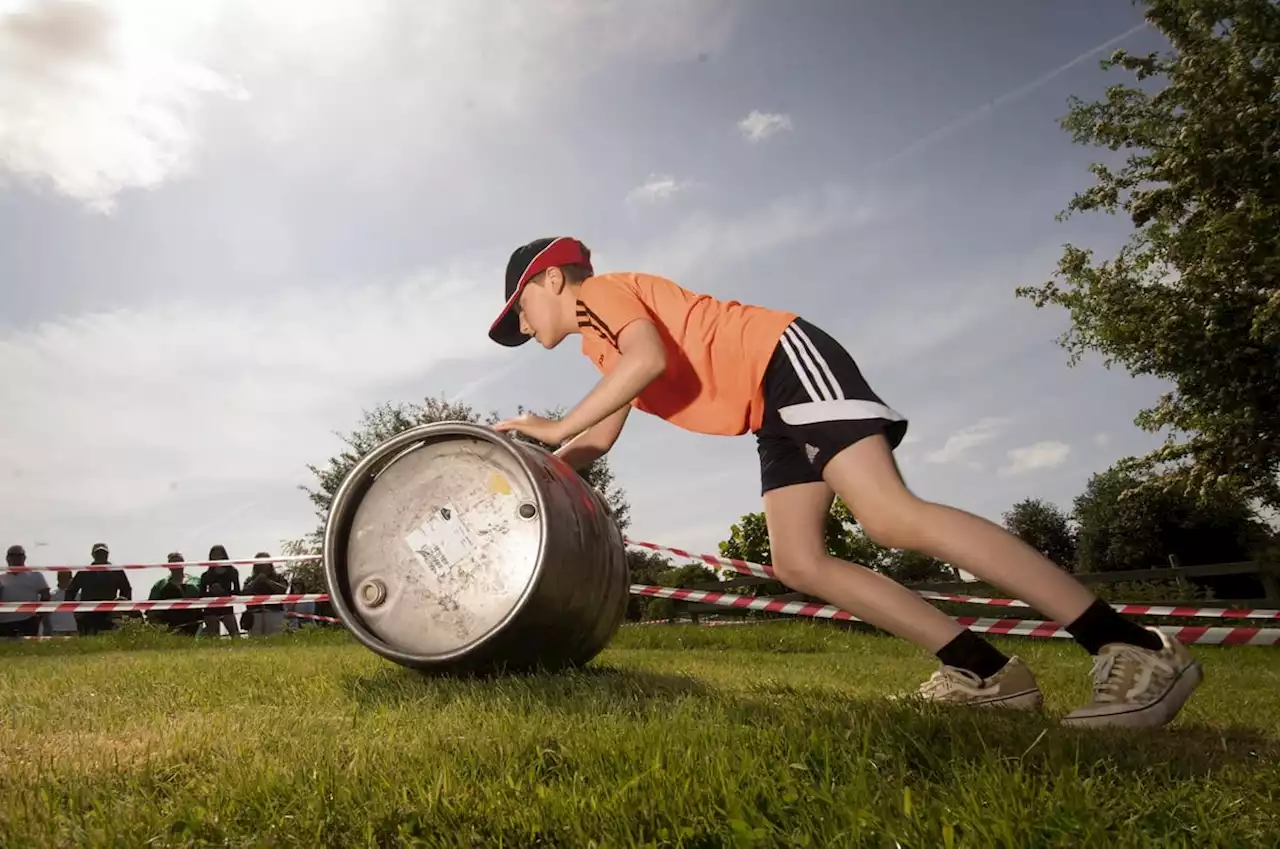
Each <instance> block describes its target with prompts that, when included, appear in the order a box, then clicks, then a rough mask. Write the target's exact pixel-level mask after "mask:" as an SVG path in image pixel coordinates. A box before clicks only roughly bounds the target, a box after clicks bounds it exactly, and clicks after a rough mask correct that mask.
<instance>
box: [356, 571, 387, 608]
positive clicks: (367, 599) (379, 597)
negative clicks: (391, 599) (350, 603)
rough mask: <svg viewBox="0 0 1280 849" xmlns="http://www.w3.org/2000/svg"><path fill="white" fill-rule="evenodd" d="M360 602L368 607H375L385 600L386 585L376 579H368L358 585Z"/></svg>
mask: <svg viewBox="0 0 1280 849" xmlns="http://www.w3.org/2000/svg"><path fill="white" fill-rule="evenodd" d="M360 600H361V601H363V602H364V603H365V605H367V606H368V607H377V606H379V605H380V604H382V603H383V602H384V601H386V600H387V585H386V584H384V583H382V581H379V580H378V579H377V578H370V579H369V580H367V581H365V582H364V583H363V584H361V585H360Z"/></svg>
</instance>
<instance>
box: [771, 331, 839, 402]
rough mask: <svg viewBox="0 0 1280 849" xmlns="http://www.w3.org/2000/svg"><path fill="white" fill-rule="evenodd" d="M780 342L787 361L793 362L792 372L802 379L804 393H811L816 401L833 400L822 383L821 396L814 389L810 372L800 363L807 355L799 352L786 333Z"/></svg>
mask: <svg viewBox="0 0 1280 849" xmlns="http://www.w3.org/2000/svg"><path fill="white" fill-rule="evenodd" d="M778 342H779V343H780V344H781V345H782V350H784V351H786V352H787V359H789V360H790V361H791V370H792V371H794V372H795V373H796V377H798V378H800V383H801V385H802V386H804V391H805V392H808V393H809V397H810V398H812V399H813V400H814V401H830V400H832V398H831V395H830V394H829V393H828V392H827V391H826V387H825V386H822V383H821V381H818V385H819V387H821V389H822V392H821V394H819V391H818V390H817V389H814V382H813V381H812V380H810V374H809V370H808V369H806V368H805V367H804V366H803V365H801V363H800V358H801V356H807V354H803V353H801V352H799V351H797V349H796V343H795V342H793V341H792V340H791V338H790V337H789V336H787V333H786V332H785V331H784V332H783V334H782V338H781V339H779V340H778Z"/></svg>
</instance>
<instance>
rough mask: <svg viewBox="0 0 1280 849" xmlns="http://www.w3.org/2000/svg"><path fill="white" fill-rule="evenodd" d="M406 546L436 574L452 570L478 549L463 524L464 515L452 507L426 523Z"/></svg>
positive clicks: (408, 539) (415, 531) (409, 538)
mask: <svg viewBox="0 0 1280 849" xmlns="http://www.w3.org/2000/svg"><path fill="white" fill-rule="evenodd" d="M405 542H406V543H407V544H408V545H409V548H410V549H412V550H413V552H414V553H415V554H417V555H418V556H419V557H421V558H422V560H423V563H424V564H425V565H426V567H427V569H428V570H430V571H431V572H433V573H435V574H440V573H441V572H443V571H445V570H446V569H449V568H451V567H452V566H453V565H454V564H456V563H458V562H459V561H461V560H463V559H465V558H467V557H468V556H470V555H471V552H472V551H473V550H474V549H475V542H473V541H472V539H471V534H469V533H468V532H467V527H466V525H464V524H463V523H462V515H461V514H460V513H459V512H458V511H457V509H456V508H455V507H454V506H453V505H452V504H445V505H443V506H442V507H440V508H439V509H438V510H433V511H432V512H431V515H430V516H429V517H427V520H426V521H425V522H423V523H422V524H421V525H419V526H418V527H417V528H416V529H415V530H414V531H413V532H412V533H410V534H409V535H408V536H406V537H405Z"/></svg>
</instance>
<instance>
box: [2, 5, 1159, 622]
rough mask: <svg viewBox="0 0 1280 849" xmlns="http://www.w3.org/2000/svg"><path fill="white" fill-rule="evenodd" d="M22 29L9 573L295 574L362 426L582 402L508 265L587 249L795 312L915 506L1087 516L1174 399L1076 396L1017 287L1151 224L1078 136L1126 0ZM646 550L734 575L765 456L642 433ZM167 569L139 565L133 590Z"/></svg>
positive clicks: (1132, 42)
mask: <svg viewBox="0 0 1280 849" xmlns="http://www.w3.org/2000/svg"><path fill="white" fill-rule="evenodd" d="M799 12H800V7H799V6H796V7H792V6H790V5H783V4H777V3H768V2H764V0H752V1H751V2H735V0H610V2H597V3H588V2H570V0H542V2H539V3H537V4H531V3H525V2H518V0H480V2H461V0H440V2H435V3H430V4H426V3H414V2H410V0H399V2H395V0H313V2H310V3H307V4H298V3H296V2H293V1H292V0H209V1H208V2H203V3H199V4H195V3H172V2H169V0H101V1H100V2H94V3H84V2H69V1H68V0H0V401H2V403H3V408H4V424H3V427H0V480H2V481H3V482H4V484H3V487H0V542H3V543H4V544H5V545H8V544H12V543H21V544H23V545H25V546H26V548H27V550H28V552H29V555H30V556H29V561H30V562H31V563H33V564H54V563H71V564H79V563H85V562H88V559H89V550H90V547H91V546H92V545H93V544H94V543H95V542H98V541H103V542H106V543H108V545H109V546H110V548H111V552H112V560H113V561H114V562H117V563H121V562H139V561H143V562H157V561H163V559H164V557H165V554H166V553H167V552H169V551H171V550H175V549H176V550H180V551H182V552H183V553H184V554H185V555H186V557H187V559H188V560H196V559H203V558H204V557H205V556H206V555H207V553H208V550H209V547H210V546H212V545H214V544H215V543H217V544H223V545H225V546H226V547H227V549H228V551H229V553H230V555H231V556H232V557H236V558H239V557H251V556H252V555H253V554H254V553H255V552H257V551H260V550H265V551H268V552H272V553H278V552H279V550H280V545H281V543H282V541H283V540H286V539H295V538H298V537H301V536H303V535H304V534H306V533H307V532H309V531H311V530H312V529H313V528H314V527H315V524H316V521H317V520H316V517H315V514H314V509H313V507H312V505H311V504H310V502H309V500H308V499H307V496H306V494H305V492H303V491H302V490H301V489H300V487H301V486H303V485H309V484H312V483H313V482H314V478H313V477H312V475H311V473H310V472H309V471H308V469H307V465H308V464H316V465H323V464H324V462H325V461H326V460H327V458H328V457H330V456H332V455H333V454H335V453H337V452H339V451H340V450H341V449H342V444H341V442H340V441H339V440H338V438H337V436H336V435H335V433H336V432H345V431H348V430H350V429H351V428H353V427H355V426H356V425H357V424H358V422H359V420H360V416H361V411H362V410H364V409H369V408H372V407H374V406H375V405H377V404H379V403H382V402H385V401H390V402H398V401H409V402H413V401H419V400H421V399H422V398H424V397H427V396H431V397H446V398H449V399H456V400H464V401H466V402H468V403H470V404H472V405H473V406H474V407H475V408H476V409H477V410H480V411H484V412H488V411H490V410H493V411H497V412H500V413H511V412H513V411H514V410H515V408H516V407H517V406H518V405H524V406H526V407H532V408H535V409H540V408H549V407H555V406H563V407H570V406H572V405H573V404H574V403H576V402H577V401H578V400H579V399H580V398H581V397H582V396H583V395H585V394H586V393H587V392H588V391H589V390H590V388H591V387H592V385H593V384H594V382H595V381H596V380H597V379H598V374H597V373H596V372H595V370H594V368H593V367H592V365H591V364H590V363H589V362H587V361H586V359H585V358H583V357H582V356H581V354H580V352H579V350H578V346H577V345H576V344H575V342H574V341H573V339H571V340H570V341H569V342H566V343H565V344H564V345H562V346H561V347H560V348H558V349H556V350H554V351H544V350H542V349H541V348H540V347H538V346H536V345H533V344H531V345H528V346H524V347H521V348H518V349H514V350H511V349H506V348H501V347H499V346H497V345H495V344H493V343H491V342H490V341H489V340H488V338H487V336H486V330H487V328H488V326H489V323H490V322H491V321H492V319H493V317H494V316H495V315H496V312H497V310H498V309H499V308H500V306H501V304H502V300H503V298H502V292H501V286H502V282H501V281H502V275H503V270H504V268H505V265H506V262H507V259H508V257H509V255H510V253H511V251H512V250H513V249H514V248H515V247H516V246H518V245H520V244H523V243H525V242H528V241H530V240H531V239H534V238H537V237H541V236H550V235H573V236H576V237H578V238H580V239H582V240H583V241H584V242H586V244H587V245H589V246H590V247H591V249H592V252H593V258H594V260H595V262H596V266H597V269H598V270H602V271H604V270H615V271H616V270H630V271H645V272H648V273H653V274H659V275H662V276H665V277H669V278H671V279H673V280H675V281H676V282H678V283H680V284H681V285H683V286H685V287H687V288H689V289H692V290H695V291H699V292H705V293H708V294H711V295H714V296H717V297H722V298H730V299H735V300H739V301H744V302H749V303H755V304H760V305H762V306H768V307H774V308H779V309H786V310H790V311H793V312H796V313H799V314H801V315H803V316H805V317H806V318H808V319H809V320H811V321H814V322H815V323H817V324H818V325H819V326H821V327H822V328H823V329H825V330H826V331H827V332H829V333H831V334H832V335H834V336H836V337H837V338H838V339H840V340H841V341H842V342H843V343H844V344H845V345H846V346H847V347H848V348H849V350H850V351H851V353H852V354H853V355H854V357H855V358H856V359H857V361H858V362H859V364H860V365H861V367H862V368H863V370H864V373H865V374H866V375H867V377H868V380H869V381H870V383H871V385H872V386H873V388H875V390H876V391H877V392H878V393H879V394H880V395H881V396H882V397H883V398H884V399H885V400H886V402H887V403H888V404H889V405H890V406H892V407H894V408H895V409H897V410H898V411H900V412H901V413H903V414H904V415H905V416H907V418H908V419H909V420H910V430H909V435H908V438H907V441H906V443H905V444H904V445H903V446H902V447H901V448H900V449H899V452H898V455H899V460H900V463H901V466H902V469H903V472H904V475H905V477H906V480H907V483H908V485H909V486H910V487H911V489H912V490H913V491H914V492H915V493H917V494H918V495H920V496H921V497H924V498H927V499H930V500H933V501H940V502H943V503H947V504H951V505H954V506H957V507H961V508H963V509H966V510H969V511H971V512H974V513H977V514H979V515H982V516H986V517H988V518H991V519H994V520H996V521H999V519H1000V515H1001V513H1002V512H1003V511H1005V510H1007V509H1009V507H1010V506H1012V505H1013V504H1014V503H1016V502H1017V501H1019V500H1021V499H1024V498H1028V497H1034V498H1045V499H1047V500H1049V501H1052V502H1055V503H1057V504H1059V505H1061V506H1063V507H1064V508H1069V506H1070V502H1071V499H1072V498H1074V497H1075V496H1076V495H1077V494H1078V493H1079V492H1080V491H1081V490H1082V488H1083V487H1084V485H1085V482H1086V481H1087V480H1088V478H1089V476H1090V475H1091V474H1093V473H1095V472H1098V471H1101V470H1103V469H1105V468H1106V467H1107V466H1109V465H1110V464H1111V463H1113V462H1114V461H1115V460H1117V459H1119V458H1121V457H1124V456H1128V455H1132V454H1135V453H1140V452H1143V451H1145V450H1147V449H1149V448H1151V447H1153V446H1154V445H1156V444H1157V441H1158V437H1157V436H1155V435H1152V434H1146V433H1143V432H1142V431H1140V430H1139V429H1138V428H1137V427H1136V426H1135V425H1134V424H1133V418H1134V416H1135V415H1136V413H1137V412H1138V411H1139V410H1140V409H1142V408H1143V407H1145V406H1148V405H1149V404H1150V403H1152V402H1153V401H1154V399H1155V398H1156V397H1157V396H1158V394H1159V392H1160V391H1162V389H1163V388H1164V387H1163V386H1162V385H1161V384H1160V383H1158V382H1156V381H1153V380H1149V379H1137V380H1135V379H1133V378H1131V377H1130V376H1129V375H1127V374H1126V373H1125V372H1124V371H1123V370H1121V369H1119V368H1116V369H1113V370H1107V369H1106V368H1104V367H1103V365H1102V363H1101V361H1100V360H1099V359H1098V358H1096V357H1091V358H1086V360H1085V361H1084V362H1083V363H1082V364H1080V365H1078V366H1076V367H1074V368H1072V367H1069V365H1068V356H1067V353H1066V352H1065V351H1064V350H1063V349H1062V348H1061V347H1060V346H1059V345H1058V344H1057V342H1056V339H1057V337H1058V335H1059V334H1060V333H1061V332H1062V331H1063V330H1064V329H1065V328H1066V327H1067V316H1066V315H1065V313H1063V312H1062V311H1060V310H1057V309H1056V308H1046V309H1043V310H1037V309H1036V308H1035V307H1034V305H1033V304H1032V303H1031V302H1029V301H1027V300H1024V299H1018V298H1016V297H1015V296H1014V289H1015V287H1017V286H1020V285H1027V284H1036V283H1040V282H1043V281H1046V280H1048V279H1050V277H1051V276H1052V275H1053V273H1054V270H1055V265H1056V262H1057V259H1058V257H1059V256H1060V255H1061V251H1062V246H1063V245H1064V244H1065V243H1068V242H1071V243H1074V244H1078V245H1082V246H1089V247H1094V248H1096V249H1097V250H1098V251H1099V254H1100V255H1102V256H1109V255H1111V254H1112V253H1113V252H1114V250H1115V249H1116V248H1117V247H1118V246H1119V245H1120V244H1121V243H1122V242H1123V241H1124V240H1125V239H1126V238H1127V237H1128V235H1129V229H1128V228H1129V225H1128V222H1127V220H1125V219H1123V218H1108V217H1105V216H1094V217H1086V218H1072V219H1069V220H1067V221H1065V222H1062V221H1057V220H1055V216H1056V214H1057V213H1058V212H1059V211H1060V210H1062V209H1063V208H1064V207H1065V206H1066V205H1067V203H1068V202H1069V201H1070V199H1071V197H1072V195H1073V194H1074V193H1075V192H1078V191H1081V190H1083V189H1085V188H1087V187H1088V186H1089V185H1090V181H1091V177H1090V175H1089V173H1088V171H1087V166H1088V165H1089V163H1090V162H1093V161H1099V160H1107V159H1108V158H1114V157H1115V155H1116V154H1113V153H1110V152H1109V151H1105V150H1096V149H1089V148H1084V147H1081V146H1078V145H1074V144H1073V143H1072V142H1071V139H1070V137H1069V136H1068V134H1067V133H1066V132H1065V131H1064V130H1063V129H1062V128H1061V127H1060V126H1059V124H1058V119H1059V118H1060V117H1061V116H1063V115H1064V114H1065V113H1066V111H1067V109H1068V98H1069V97H1070V96H1071V95H1077V96H1080V97H1083V98H1085V99H1095V98H1098V97H1101V96H1103V92H1104V89H1105V87H1106V86H1107V85H1109V84H1112V83H1115V82H1118V81H1120V80H1121V79H1122V78H1121V77H1120V72H1118V71H1115V72H1110V73H1104V72H1102V71H1101V70H1100V69H1099V67H1098V61H1099V60H1100V59H1101V58H1102V57H1103V56H1104V55H1106V54H1107V53H1108V52H1110V50H1112V49H1115V48H1116V47H1124V48H1127V49H1130V50H1134V51H1147V50H1157V49H1161V48H1162V47H1163V40H1162V38H1161V37H1160V36H1159V35H1158V34H1157V33H1154V32H1153V31H1151V30H1150V29H1147V28H1143V27H1142V23H1143V22H1142V20H1141V17H1140V12H1139V10H1138V9H1137V8H1135V7H1133V6H1131V5H1130V4H1126V3H1115V2H1104V0H1078V2H1075V3H1070V4H1065V3H1060V2H1051V0H975V2H972V3H966V4H955V3H947V2H943V0H917V2H912V3H851V2H847V0H807V2H806V3H805V4H803V13H799ZM610 457H611V463H612V465H613V468H614V470H615V472H616V474H617V478H618V482H619V483H620V484H621V485H622V486H623V487H624V488H625V490H626V493H627V496H628V499H629V501H630V503H631V508H632V517H633V523H632V527H631V529H630V535H631V536H632V537H633V538H635V539H641V540H649V541H654V542H658V543H662V544H668V545H674V546H679V547H683V548H687V549H693V550H697V551H707V552H714V551H715V550H716V544H717V543H718V542H719V541H720V540H722V539H724V538H726V536H727V534H728V529H729V526H730V525H731V524H732V523H733V522H734V521H735V520H736V519H737V518H738V517H739V516H741V515H742V514H743V513H747V512H753V511H757V510H759V509H760V494H759V468H758V463H757V459H756V448H755V443H754V440H753V438H752V437H751V436H750V435H745V436H742V437H738V438H724V437H710V436H702V435H697V434H692V433H688V432H685V431H680V430H678V429H676V428H674V427H673V426H670V425H667V424H665V423H664V422H661V421H659V420H657V419H654V418H651V417H648V416H645V415H643V414H636V415H633V416H632V417H631V420H630V422H629V423H628V426H627V429H626V431H625V433H624V434H623V436H622V439H621V440H620V441H619V443H618V444H617V445H616V446H615V448H614V451H613V452H612V454H611V455H610ZM161 574H162V573H159V572H156V573H154V574H145V575H143V576H138V573H134V578H133V580H134V589H135V596H138V597H141V596H144V595H145V592H146V588H147V587H148V586H149V584H150V583H151V581H152V580H155V579H156V578H157V577H159V576H160V575H161Z"/></svg>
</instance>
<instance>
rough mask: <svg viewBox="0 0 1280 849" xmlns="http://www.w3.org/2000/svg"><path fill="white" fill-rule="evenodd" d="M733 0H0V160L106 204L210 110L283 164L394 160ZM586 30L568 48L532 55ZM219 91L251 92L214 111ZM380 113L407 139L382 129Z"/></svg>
mask: <svg viewBox="0 0 1280 849" xmlns="http://www.w3.org/2000/svg"><path fill="white" fill-rule="evenodd" d="M734 6H735V4H732V3H730V2H728V0H705V2H700V3H686V2H681V0H652V2H648V3H636V4H587V3H578V2H572V0H547V2H543V3H539V4H537V8H536V9H535V8H533V7H531V6H530V5H529V4H527V3H524V2H520V0H493V2H486V3H484V4H467V3H414V4H405V3H393V2H390V0H317V1H316V2H312V3H306V4H299V3H297V2H294V0H207V1H206V2H201V3H175V2H171V0H101V2H98V3H96V4H93V5H87V4H83V3H76V2H69V0H0V115H4V117H5V119H6V120H5V121H4V122H3V124H0V169H3V170H5V171H8V172H11V173H12V174H15V175H17V176H19V177H20V178H22V179H23V180H24V181H28V182H32V183H34V184H46V183H47V184H51V185H52V186H53V187H55V188H56V189H57V191H59V192H61V193H63V194H65V195H67V196H69V197H71V198H74V199H76V200H79V201H81V202H83V203H85V204H88V205H89V206H91V207H93V208H96V209H101V210H109V209H111V208H112V207H113V205H114V203H115V199H116V197H117V196H118V195H119V194H120V193H121V192H123V191H125V190H128V189H138V188H154V187H156V186H158V185H160V184H162V183H163V182H165V181H166V180H169V179H173V178H175V177H178V176H180V175H184V174H187V173H189V172H190V171H191V169H192V168H193V165H194V163H195V160H196V156H197V152H198V150H199V148H200V147H201V144H200V140H201V139H202V138H203V137H204V136H205V135H207V134H208V133H209V132H212V131H213V129H212V128H213V126H215V125H216V126H218V127H220V128H221V135H220V137H221V138H225V139H234V140H237V141H239V142H241V143H245V144H250V143H266V144H272V145H276V146H279V147H281V148H284V149H287V151H288V153H289V156H288V157H287V158H286V160H285V161H283V162H282V167H295V168H301V167H306V166H308V165H312V166H314V165H315V164H317V163H322V164H335V163H341V168H342V170H343V172H344V173H345V174H346V175H347V177H348V179H358V178H359V177H360V175H361V174H364V173H370V174H374V175H382V176H384V177H388V176H389V175H397V174H400V175H402V174H403V170H404V169H405V168H406V167H408V166H410V165H412V164H413V163H415V162H420V161H421V160H422V157H425V156H428V155H430V154H433V153H436V154H438V153H440V152H441V151H444V150H451V151H454V152H455V153H456V152H461V153H460V154H459V155H466V152H467V151H468V150H470V149H471V148H473V147H474V142H475V140H476V136H475V134H474V133H473V132H470V131H473V130H477V129H480V130H488V131H492V132H497V131H498V130H499V129H501V130H503V132H504V135H505V134H509V133H510V127H511V121H512V120H513V119H514V118H516V117H518V116H521V115H529V114H538V110H539V109H540V108H542V106H543V105H544V104H545V102H546V101H547V100H548V99H554V100H556V101H557V102H559V103H563V101H564V98H565V96H566V95H567V94H568V93H570V92H571V91H572V90H573V89H574V88H575V87H576V86H578V85H580V84H581V83H582V82H583V81H584V80H586V79H589V78H590V77H592V76H593V75H594V74H595V73H596V72H598V71H599V70H601V69H602V68H609V67H612V66H613V63H615V62H616V61H618V60H620V59H626V60H629V61H633V62H634V63H636V64H642V63H663V62H667V61H670V60H672V59H680V58H688V57H692V56H696V55H698V54H699V53H700V52H703V51H707V50H714V49H717V48H718V47H719V46H720V45H721V44H722V43H723V41H724V39H725V38H727V35H728V32H729V30H730V28H731V26H732V23H733V20H734V18H735V15H736V9H735V8H734ZM587 43H589V44H591V46H592V47H591V50H588V51H578V52H577V53H576V54H575V58H574V61H572V62H554V61H546V60H545V57H546V56H547V55H548V53H550V52H553V51H554V50H557V49H564V45H568V44H587ZM552 93H554V95H553V94H552ZM228 97H230V98H235V99H245V98H248V97H251V99H252V100H253V102H255V103H256V104H257V107H256V108H255V109H253V110H249V111H244V110H231V111H221V112H217V113H216V120H215V119H214V118H215V113H214V112H213V110H211V109H210V106H211V105H213V104H214V102H215V101H216V100H225V99H226V98H228ZM337 116H340V121H341V130H340V131H335V126H336V123H335V122H336V120H338V118H337ZM220 122H221V123H220ZM389 126H394V127H395V128H396V133H397V134H398V135H400V136H402V137H406V138H413V139H414V144H412V145H398V146H397V145H388V144H386V132H387V128H388V127H389ZM444 128H447V131H445V130H444ZM490 134H492V133H490ZM318 141H320V142H323V143H317V142H318Z"/></svg>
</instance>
